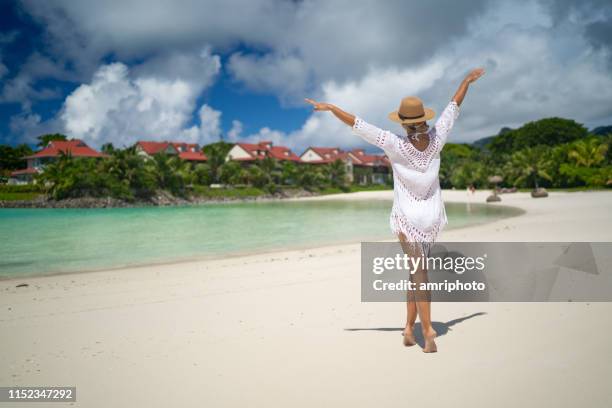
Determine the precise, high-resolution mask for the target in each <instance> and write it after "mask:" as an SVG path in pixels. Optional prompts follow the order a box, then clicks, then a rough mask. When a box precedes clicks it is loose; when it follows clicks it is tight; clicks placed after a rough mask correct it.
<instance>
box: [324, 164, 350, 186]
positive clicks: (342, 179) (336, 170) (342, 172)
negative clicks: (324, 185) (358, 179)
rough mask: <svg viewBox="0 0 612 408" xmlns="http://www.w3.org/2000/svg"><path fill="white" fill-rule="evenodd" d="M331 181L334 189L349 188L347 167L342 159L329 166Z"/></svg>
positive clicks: (328, 171)
mask: <svg viewBox="0 0 612 408" xmlns="http://www.w3.org/2000/svg"><path fill="white" fill-rule="evenodd" d="M327 173H328V175H329V181H330V183H331V185H332V186H333V187H340V188H345V187H347V177H346V176H347V174H346V165H345V164H344V162H343V161H342V160H340V159H336V160H335V161H333V162H332V163H330V164H329V165H328V166H327Z"/></svg>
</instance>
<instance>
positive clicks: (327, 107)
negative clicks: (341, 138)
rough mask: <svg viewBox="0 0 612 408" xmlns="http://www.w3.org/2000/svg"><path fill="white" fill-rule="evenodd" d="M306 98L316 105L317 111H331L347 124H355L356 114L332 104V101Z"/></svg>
mask: <svg viewBox="0 0 612 408" xmlns="http://www.w3.org/2000/svg"><path fill="white" fill-rule="evenodd" d="M304 100H305V101H306V102H308V103H309V104H311V105H312V106H314V110H316V111H330V112H331V113H333V114H334V115H335V116H336V117H337V118H338V119H340V120H341V121H343V122H344V123H346V124H347V125H349V126H353V125H354V124H355V115H353V114H350V113H347V112H345V111H343V110H342V109H340V108H339V107H337V106H336V105H332V104H331V103H323V102H316V101H313V100H312V99H309V98H304Z"/></svg>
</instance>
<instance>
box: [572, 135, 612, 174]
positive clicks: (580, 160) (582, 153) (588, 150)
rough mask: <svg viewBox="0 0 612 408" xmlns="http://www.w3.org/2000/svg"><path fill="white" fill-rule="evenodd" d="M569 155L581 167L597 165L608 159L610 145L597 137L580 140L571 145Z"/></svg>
mask: <svg viewBox="0 0 612 408" xmlns="http://www.w3.org/2000/svg"><path fill="white" fill-rule="evenodd" d="M570 146H571V147H570V149H569V151H568V153H567V156H568V157H569V158H570V159H573V160H574V162H575V164H576V165H577V166H580V167H587V168H590V167H595V166H597V165H598V164H600V163H602V162H603V161H604V160H605V159H606V153H607V151H608V145H606V144H605V143H602V142H601V141H600V140H599V139H598V138H597V137H589V138H587V139H582V140H578V141H576V142H574V143H572V144H571V145H570Z"/></svg>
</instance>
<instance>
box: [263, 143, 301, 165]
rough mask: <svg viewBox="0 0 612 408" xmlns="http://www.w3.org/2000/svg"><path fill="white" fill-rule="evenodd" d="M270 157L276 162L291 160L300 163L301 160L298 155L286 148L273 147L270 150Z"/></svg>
mask: <svg viewBox="0 0 612 408" xmlns="http://www.w3.org/2000/svg"><path fill="white" fill-rule="evenodd" d="M268 152H269V155H270V157H273V158H275V159H276V160H291V161H296V162H299V161H300V158H299V157H298V155H297V154H295V153H293V152H292V151H291V149H289V148H288V147H285V146H273V147H271V148H270V150H268Z"/></svg>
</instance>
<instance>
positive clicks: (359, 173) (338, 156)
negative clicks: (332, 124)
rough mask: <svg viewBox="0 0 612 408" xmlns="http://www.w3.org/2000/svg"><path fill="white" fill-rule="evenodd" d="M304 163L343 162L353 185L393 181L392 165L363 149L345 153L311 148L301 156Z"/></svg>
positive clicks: (382, 156) (330, 148) (382, 157)
mask: <svg viewBox="0 0 612 408" xmlns="http://www.w3.org/2000/svg"><path fill="white" fill-rule="evenodd" d="M300 159H301V160H302V162H304V163H310V164H315V165H316V164H329V163H332V162H334V161H336V160H341V161H342V162H343V163H345V165H346V173H347V175H348V178H349V181H350V182H351V183H357V184H385V183H388V182H390V181H391V163H390V162H389V159H388V158H387V157H386V156H384V155H374V154H366V153H365V152H364V150H363V149H353V150H350V151H348V152H347V151H343V150H341V149H339V148H337V147H312V146H311V147H309V148H307V149H306V150H305V151H304V153H302V155H301V156H300Z"/></svg>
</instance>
